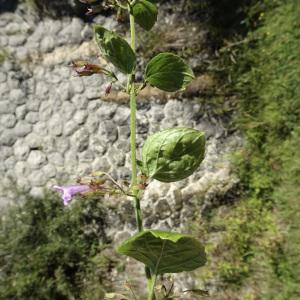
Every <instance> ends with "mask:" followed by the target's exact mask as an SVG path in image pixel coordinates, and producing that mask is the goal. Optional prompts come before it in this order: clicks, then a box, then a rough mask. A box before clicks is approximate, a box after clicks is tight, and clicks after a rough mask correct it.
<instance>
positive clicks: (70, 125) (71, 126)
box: [63, 120, 79, 136]
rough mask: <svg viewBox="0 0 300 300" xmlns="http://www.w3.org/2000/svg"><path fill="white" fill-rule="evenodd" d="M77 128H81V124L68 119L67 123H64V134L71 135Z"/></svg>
mask: <svg viewBox="0 0 300 300" xmlns="http://www.w3.org/2000/svg"><path fill="white" fill-rule="evenodd" d="M77 129H79V125H78V123H76V122H75V121H73V120H70V121H68V122H67V123H65V125H64V131H63V132H64V135H65V136H70V135H72V134H73V133H74V132H75V131H76V130H77Z"/></svg>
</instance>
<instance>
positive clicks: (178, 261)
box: [118, 230, 206, 274]
mask: <svg viewBox="0 0 300 300" xmlns="http://www.w3.org/2000/svg"><path fill="white" fill-rule="evenodd" d="M118 252H119V253H121V254H125V255H127V256H130V257H133V258H134V259H136V260H138V261H140V262H142V263H144V264H145V265H146V266H148V267H149V268H150V269H151V271H152V272H153V273H155V274H164V273H178V272H183V271H192V270H194V269H196V268H199V267H201V266H203V265H204V264H205V263H206V255H205V251H204V247H203V246H202V245H201V244H200V242H198V241H197V240H196V239H195V238H193V237H191V236H189V235H185V234H180V233H173V232H166V231H160V230H148V231H144V232H141V233H138V234H136V235H134V236H133V237H131V238H130V239H128V240H126V241H125V242H124V243H123V244H122V245H121V246H120V247H119V248H118Z"/></svg>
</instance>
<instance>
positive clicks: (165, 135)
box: [142, 128, 205, 182]
mask: <svg viewBox="0 0 300 300" xmlns="http://www.w3.org/2000/svg"><path fill="white" fill-rule="evenodd" d="M204 152H205V135H204V133H203V132H201V131H198V130H195V129H191V128H170V129H166V130H162V131H159V132H157V133H155V134H153V135H151V136H149V137H148V138H147V140H146V141H145V143H144V145H143V150H142V170H143V173H144V174H145V175H146V176H147V177H151V178H154V179H157V180H159V181H162V182H173V181H178V180H181V179H184V178H186V177H188V176H190V175H191V174H193V173H194V172H195V170H196V169H197V168H198V167H199V165H200V163H201V162H202V160H203V158H204Z"/></svg>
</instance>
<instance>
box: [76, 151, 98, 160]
mask: <svg viewBox="0 0 300 300" xmlns="http://www.w3.org/2000/svg"><path fill="white" fill-rule="evenodd" d="M78 159H79V163H92V162H93V161H94V159H95V154H94V152H93V151H91V150H86V151H83V152H81V153H78Z"/></svg>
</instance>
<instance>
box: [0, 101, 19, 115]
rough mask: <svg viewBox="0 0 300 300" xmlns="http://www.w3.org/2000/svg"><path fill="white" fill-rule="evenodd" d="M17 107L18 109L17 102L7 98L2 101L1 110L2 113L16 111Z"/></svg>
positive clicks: (0, 103)
mask: <svg viewBox="0 0 300 300" xmlns="http://www.w3.org/2000/svg"><path fill="white" fill-rule="evenodd" d="M15 109H16V103H14V102H12V101H10V100H5V101H1V102H0V112H1V113H2V114H9V113H14V112H15Z"/></svg>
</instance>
